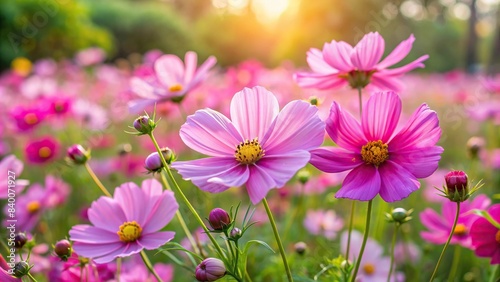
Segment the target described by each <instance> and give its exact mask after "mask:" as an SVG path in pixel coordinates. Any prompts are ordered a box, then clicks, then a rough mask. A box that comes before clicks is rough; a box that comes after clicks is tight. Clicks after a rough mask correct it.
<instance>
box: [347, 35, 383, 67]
mask: <svg viewBox="0 0 500 282" xmlns="http://www.w3.org/2000/svg"><path fill="white" fill-rule="evenodd" d="M384 49H385V41H384V39H383V38H382V36H380V35H379V34H378V32H370V33H368V34H366V35H365V36H363V38H362V39H361V40H360V41H359V42H358V44H356V46H354V52H352V53H351V56H350V57H351V62H352V65H353V66H354V67H356V68H357V69H358V70H362V71H370V70H373V69H375V67H376V64H377V63H378V62H379V61H380V59H381V58H382V55H383V54H384Z"/></svg>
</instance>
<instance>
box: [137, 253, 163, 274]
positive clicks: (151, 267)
mask: <svg viewBox="0 0 500 282" xmlns="http://www.w3.org/2000/svg"><path fill="white" fill-rule="evenodd" d="M140 254H141V258H142V261H144V264H145V265H146V267H147V268H148V269H149V272H151V273H152V274H153V275H154V277H155V278H156V280H158V282H163V280H161V278H160V276H159V275H158V273H156V271H155V270H154V268H153V265H151V261H149V258H148V255H146V252H144V250H142V251H141V253H140Z"/></svg>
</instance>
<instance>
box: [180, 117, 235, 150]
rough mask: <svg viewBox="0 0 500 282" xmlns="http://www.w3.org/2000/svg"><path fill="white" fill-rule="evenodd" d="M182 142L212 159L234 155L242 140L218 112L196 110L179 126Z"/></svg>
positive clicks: (229, 122)
mask: <svg viewBox="0 0 500 282" xmlns="http://www.w3.org/2000/svg"><path fill="white" fill-rule="evenodd" d="M180 136H181V139H182V141H184V143H185V144H186V145H187V146H188V147H189V148H191V149H193V150H195V151H198V152H200V153H202V154H205V155H209V156H212V157H215V156H219V157H227V156H232V155H234V151H235V150H236V146H237V145H238V144H240V142H241V141H242V140H243V138H242V137H241V136H240V134H239V133H238V131H237V130H236V128H235V127H234V125H233V124H232V123H231V121H229V119H228V118H226V117H225V116H224V115H222V114H221V113H219V112H216V111H214V110H211V109H204V110H198V111H196V112H195V114H194V115H190V116H188V118H187V121H186V123H184V124H183V125H182V126H181V130H180Z"/></svg>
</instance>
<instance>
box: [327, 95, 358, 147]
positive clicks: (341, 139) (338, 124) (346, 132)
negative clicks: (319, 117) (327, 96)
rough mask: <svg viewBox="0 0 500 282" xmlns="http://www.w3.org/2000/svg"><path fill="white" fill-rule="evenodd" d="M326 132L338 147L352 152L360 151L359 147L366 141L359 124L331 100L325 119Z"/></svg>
mask: <svg viewBox="0 0 500 282" xmlns="http://www.w3.org/2000/svg"><path fill="white" fill-rule="evenodd" d="M325 122H326V132H328V135H330V137H331V138H332V140H333V142H335V143H336V144H337V145H338V146H339V147H342V148H344V149H346V150H349V151H352V152H361V147H363V146H364V145H366V143H368V141H367V139H366V138H365V136H364V134H363V131H362V129H361V126H360V125H359V123H358V122H357V121H356V119H354V117H353V116H352V115H351V114H350V113H349V112H347V111H343V110H342V108H341V107H340V106H339V105H338V104H337V102H333V104H332V107H331V108H330V116H329V117H328V118H327V119H326V121H325Z"/></svg>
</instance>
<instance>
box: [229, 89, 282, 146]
mask: <svg viewBox="0 0 500 282" xmlns="http://www.w3.org/2000/svg"><path fill="white" fill-rule="evenodd" d="M230 108H231V121H232V123H233V124H234V126H235V127H236V129H238V131H239V132H240V134H241V136H242V137H243V139H244V140H252V139H254V138H256V137H257V138H259V141H260V142H262V139H263V138H264V134H265V133H266V132H267V130H268V129H269V127H270V126H271V123H272V122H273V120H274V118H275V117H276V116H277V115H278V113H279V105H278V99H276V97H275V96H274V94H273V93H271V92H270V91H268V90H267V89H265V88H264V87H261V86H256V87H253V88H244V89H243V90H241V91H240V92H238V93H236V94H235V95H234V97H233V99H232V100H231V106H230Z"/></svg>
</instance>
